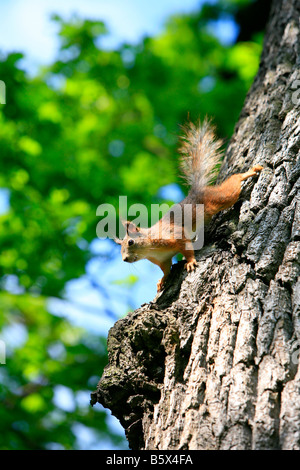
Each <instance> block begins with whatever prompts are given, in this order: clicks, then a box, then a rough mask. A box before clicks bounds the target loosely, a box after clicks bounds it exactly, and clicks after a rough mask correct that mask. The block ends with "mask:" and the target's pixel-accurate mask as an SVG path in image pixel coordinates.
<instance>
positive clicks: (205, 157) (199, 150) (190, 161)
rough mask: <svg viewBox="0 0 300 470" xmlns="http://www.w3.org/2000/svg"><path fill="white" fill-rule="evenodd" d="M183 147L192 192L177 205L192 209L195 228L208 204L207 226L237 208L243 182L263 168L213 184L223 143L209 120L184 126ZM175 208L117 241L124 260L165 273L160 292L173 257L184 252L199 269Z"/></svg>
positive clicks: (190, 266)
mask: <svg viewBox="0 0 300 470" xmlns="http://www.w3.org/2000/svg"><path fill="white" fill-rule="evenodd" d="M184 130H185V134H184V136H183V137H182V140H183V144H182V146H181V148H180V149H179V151H180V153H181V161H180V166H181V170H182V173H183V177H184V179H185V180H186V183H187V184H188V185H189V186H190V190H189V193H188V195H187V197H186V198H185V199H183V201H181V202H180V203H179V204H176V206H177V207H179V208H181V210H183V209H184V207H185V205H187V204H190V205H191V207H192V216H191V217H192V226H193V228H194V225H195V223H196V215H197V214H196V210H195V208H196V206H197V205H198V204H203V205H204V223H205V224H207V223H208V222H209V221H210V219H211V217H212V216H213V215H214V214H217V213H218V212H220V211H222V210H224V209H227V208H229V207H231V206H233V205H234V204H235V203H236V202H237V200H238V198H239V195H240V192H241V182H242V181H244V180H246V179H247V178H251V177H253V176H256V175H258V173H259V172H260V171H261V170H262V169H263V167H262V166H261V165H255V166H254V167H253V168H251V169H250V170H248V171H247V172H245V173H236V174H234V175H232V176H230V177H229V178H228V179H226V180H225V181H224V182H223V183H221V184H218V185H214V186H213V185H211V184H212V182H213V180H214V178H215V177H216V173H217V168H218V167H219V166H220V163H221V159H222V152H221V151H220V148H221V146H222V144H223V142H222V140H220V139H217V138H216V134H215V127H214V126H213V125H212V124H211V121H210V120H208V119H207V118H205V119H204V121H203V123H202V124H201V123H199V124H198V125H195V124H193V123H192V122H189V123H188V124H187V125H186V126H184ZM174 207H175V206H173V207H171V209H170V211H168V212H167V214H165V215H164V216H163V217H162V218H161V219H160V220H159V221H158V222H157V223H156V224H154V225H153V226H152V227H149V228H140V227H138V226H136V225H135V224H134V223H133V222H129V221H125V222H123V225H124V226H125V229H126V236H125V238H124V239H123V240H119V239H116V240H115V241H116V243H118V244H120V245H121V254H122V258H123V261H126V262H128V263H133V262H135V261H138V260H140V259H148V260H149V261H151V262H152V263H154V264H156V265H158V266H159V267H160V268H161V270H162V271H163V274H164V275H163V277H162V279H160V280H159V281H158V283H157V292H160V291H161V290H162V289H163V288H164V285H165V281H166V278H167V276H168V274H169V272H170V270H171V265H172V258H173V256H175V255H176V254H177V253H182V254H183V256H184V257H185V259H186V263H185V265H184V267H185V269H186V270H187V271H188V272H191V271H193V270H194V269H195V268H196V266H197V261H196V259H195V255H194V249H193V243H192V240H191V239H190V238H189V237H188V236H187V235H186V232H185V230H184V228H183V220H182V218H181V219H180V222H178V221H177V220H175V219H174V217H172V210H173V208H174ZM202 207H203V206H202Z"/></svg>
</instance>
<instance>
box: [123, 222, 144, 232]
mask: <svg viewBox="0 0 300 470" xmlns="http://www.w3.org/2000/svg"><path fill="white" fill-rule="evenodd" d="M123 225H124V227H125V229H126V232H127V233H128V235H130V234H131V233H133V234H134V233H139V231H140V229H139V227H137V226H136V225H135V224H134V223H133V222H128V221H126V222H123Z"/></svg>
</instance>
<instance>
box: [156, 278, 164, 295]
mask: <svg viewBox="0 0 300 470" xmlns="http://www.w3.org/2000/svg"><path fill="white" fill-rule="evenodd" d="M163 288H164V281H163V280H162V279H160V280H159V281H158V283H157V292H161V291H162V290H163Z"/></svg>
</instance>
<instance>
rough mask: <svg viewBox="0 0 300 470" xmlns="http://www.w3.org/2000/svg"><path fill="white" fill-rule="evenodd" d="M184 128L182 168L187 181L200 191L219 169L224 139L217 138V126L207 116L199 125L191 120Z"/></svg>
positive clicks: (181, 149)
mask: <svg viewBox="0 0 300 470" xmlns="http://www.w3.org/2000/svg"><path fill="white" fill-rule="evenodd" d="M183 129H184V131H185V134H184V136H183V137H182V141H183V144H182V146H181V148H180V153H181V162H180V163H181V164H180V166H181V170H182V172H183V177H184V179H185V180H186V182H187V183H188V184H189V185H190V186H191V187H193V188H194V189H196V190H198V191H200V190H201V189H202V188H204V187H205V186H207V185H209V184H211V183H212V182H213V180H214V178H215V176H216V175H217V173H218V171H219V164H220V162H221V159H222V151H221V150H220V148H221V146H222V140H220V139H217V138H216V135H215V127H214V126H213V125H212V124H211V122H210V121H209V120H208V119H207V118H205V119H204V121H203V123H202V124H201V123H200V122H199V123H198V125H195V124H193V123H191V122H189V123H188V124H187V125H185V126H183Z"/></svg>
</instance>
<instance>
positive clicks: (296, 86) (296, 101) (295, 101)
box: [291, 80, 300, 106]
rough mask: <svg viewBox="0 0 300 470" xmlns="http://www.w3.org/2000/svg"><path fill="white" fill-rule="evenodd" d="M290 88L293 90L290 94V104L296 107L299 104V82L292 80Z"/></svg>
mask: <svg viewBox="0 0 300 470" xmlns="http://www.w3.org/2000/svg"><path fill="white" fill-rule="evenodd" d="M291 88H292V90H295V91H294V93H292V103H293V104H294V105H296V106H298V105H299V104H300V80H294V81H293V83H292V85H291Z"/></svg>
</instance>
